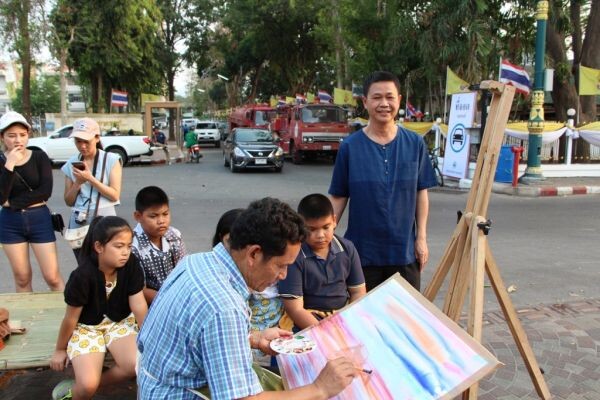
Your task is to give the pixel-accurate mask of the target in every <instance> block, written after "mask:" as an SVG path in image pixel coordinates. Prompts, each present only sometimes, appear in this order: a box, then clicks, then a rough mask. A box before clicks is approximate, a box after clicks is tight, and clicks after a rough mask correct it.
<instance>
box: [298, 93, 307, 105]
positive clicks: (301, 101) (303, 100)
mask: <svg viewBox="0 0 600 400" xmlns="http://www.w3.org/2000/svg"><path fill="white" fill-rule="evenodd" d="M305 103H306V96H304V95H302V94H300V93H296V104H305Z"/></svg>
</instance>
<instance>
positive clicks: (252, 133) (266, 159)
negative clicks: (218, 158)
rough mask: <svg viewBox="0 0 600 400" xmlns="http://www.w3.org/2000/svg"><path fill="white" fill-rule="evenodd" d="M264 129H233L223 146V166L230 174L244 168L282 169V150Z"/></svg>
mask: <svg viewBox="0 0 600 400" xmlns="http://www.w3.org/2000/svg"><path fill="white" fill-rule="evenodd" d="M278 143H279V142H278V140H276V139H275V138H274V137H273V134H272V133H271V132H270V131H268V130H265V129H254V128H235V129H234V130H233V131H231V133H230V134H229V137H227V139H226V140H225V144H224V146H223V164H224V165H225V166H226V167H229V169H230V170H231V172H237V171H239V170H242V169H246V168H271V169H273V170H275V171H276V172H281V170H282V169H283V149H282V148H281V147H279V145H278Z"/></svg>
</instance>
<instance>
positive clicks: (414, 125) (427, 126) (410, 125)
mask: <svg viewBox="0 0 600 400" xmlns="http://www.w3.org/2000/svg"><path fill="white" fill-rule="evenodd" d="M400 125H402V126H403V127H404V128H406V129H408V130H409V131H413V132H416V133H418V134H419V135H424V134H426V133H427V132H429V131H430V130H431V128H432V127H433V122H402V123H401V124H400Z"/></svg>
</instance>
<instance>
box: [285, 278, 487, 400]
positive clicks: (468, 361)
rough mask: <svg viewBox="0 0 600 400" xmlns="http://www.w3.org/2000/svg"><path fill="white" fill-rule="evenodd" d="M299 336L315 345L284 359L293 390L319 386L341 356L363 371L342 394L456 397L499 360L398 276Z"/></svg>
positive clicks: (345, 397) (346, 398)
mask: <svg viewBox="0 0 600 400" xmlns="http://www.w3.org/2000/svg"><path fill="white" fill-rule="evenodd" d="M296 336H301V337H305V338H307V339H308V340H309V341H312V342H313V343H314V344H315V346H314V348H311V349H310V351H308V352H303V353H302V354H280V355H278V356H277V361H278V364H279V368H280V372H281V376H282V378H283V381H284V385H285V387H286V388H296V387H299V386H304V385H307V384H310V383H312V382H313V381H314V380H315V378H316V377H317V376H318V374H319V372H320V371H321V369H322V368H323V367H324V366H325V364H326V363H327V361H328V360H329V359H334V358H337V357H339V356H341V355H343V356H346V357H348V358H350V359H351V360H352V362H353V363H354V365H355V367H356V368H357V369H358V370H359V377H357V378H355V379H354V380H353V382H352V384H351V385H350V386H348V387H347V388H346V389H345V390H344V391H343V392H341V393H340V394H339V395H338V396H336V397H334V398H335V399H339V400H350V399H353V400H354V399H382V400H385V399H408V398H414V399H420V400H427V399H451V398H453V397H454V396H456V395H458V394H460V393H461V392H462V391H464V390H465V389H466V388H468V387H469V386H471V385H472V384H473V383H475V382H477V381H478V380H480V379H481V378H482V377H483V376H485V375H486V374H488V373H489V372H491V371H492V370H494V369H495V368H496V367H497V366H498V365H499V362H498V360H496V358H494V356H493V355H492V354H491V353H490V352H489V351H488V350H486V349H485V348H484V347H483V346H482V345H481V344H479V343H478V342H477V341H475V340H473V338H472V337H470V336H469V335H468V334H467V333H466V332H465V331H464V330H463V329H461V328H460V327H459V326H458V325H457V324H456V323H454V322H453V321H451V320H450V319H449V318H448V317H447V316H446V315H444V314H443V313H442V312H441V311H440V310H438V309H437V308H436V307H435V305H433V304H432V303H430V302H429V301H428V300H427V299H426V298H425V297H423V296H422V295H421V294H420V293H419V292H418V291H416V290H415V289H414V288H413V287H412V286H410V285H409V284H408V283H407V282H406V281H405V280H404V279H403V278H401V277H400V275H399V274H396V275H394V276H393V277H391V278H390V279H388V280H387V281H385V282H384V283H382V284H381V285H379V286H378V287H377V288H375V289H374V290H372V291H370V292H369V293H368V294H367V295H366V296H365V297H363V298H362V299H360V300H359V301H357V302H354V303H352V304H350V305H348V306H346V307H345V308H343V309H342V310H340V311H339V312H337V313H335V314H334V315H331V316H330V317H328V318H326V319H324V320H322V321H321V322H320V324H319V325H317V326H314V327H311V328H307V329H305V330H304V331H302V332H300V333H299V334H297V335H296Z"/></svg>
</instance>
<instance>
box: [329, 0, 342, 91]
mask: <svg viewBox="0 0 600 400" xmlns="http://www.w3.org/2000/svg"><path fill="white" fill-rule="evenodd" d="M331 9H332V17H333V37H334V41H335V75H336V77H337V87H339V88H343V87H344V68H343V63H342V53H343V51H344V48H343V43H342V27H341V24H340V13H339V4H338V0H332V7H331Z"/></svg>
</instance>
